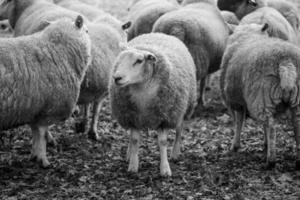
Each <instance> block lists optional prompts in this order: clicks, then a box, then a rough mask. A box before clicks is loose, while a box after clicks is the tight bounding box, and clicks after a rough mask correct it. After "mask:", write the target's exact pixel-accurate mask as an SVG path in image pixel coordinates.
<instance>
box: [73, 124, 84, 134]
mask: <svg viewBox="0 0 300 200" xmlns="http://www.w3.org/2000/svg"><path fill="white" fill-rule="evenodd" d="M75 131H76V133H84V132H85V123H84V122H77V123H76V124H75Z"/></svg>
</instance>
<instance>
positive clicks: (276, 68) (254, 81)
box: [221, 30, 300, 121]
mask: <svg viewBox="0 0 300 200" xmlns="http://www.w3.org/2000/svg"><path fill="white" fill-rule="evenodd" d="M299 58H300V48H299V47H297V46H295V45H293V44H291V43H290V42H286V41H283V40H281V39H277V38H269V37H268V36H267V35H261V34H255V33H252V32H248V31H247V30H245V31H244V32H238V33H234V34H233V35H232V36H231V38H230V40H229V44H228V47H227V49H226V51H225V54H224V58H223V62H222V70H223V71H222V74H221V90H222V95H223V98H224V100H225V102H226V104H227V106H228V107H229V108H230V109H231V110H236V111H243V110H244V109H246V110H247V111H248V112H249V113H250V116H251V117H253V118H255V119H258V120H261V121H264V120H265V119H266V118H267V117H268V116H269V115H270V114H273V115H275V114H280V113H278V112H282V111H284V110H285V109H287V108H288V107H294V106H297V105H299V103H300V96H299V89H300V80H299V76H298V74H299V72H300V69H299V66H300V59H299ZM294 70H296V72H295V71H294ZM295 73H297V75H296V76H295ZM291 80H296V81H291ZM286 83H289V84H286ZM291 83H293V86H291V85H290V84H291ZM283 87H284V88H283ZM286 88H288V89H289V91H287V93H286V91H285V89H286ZM287 94H288V95H287Z"/></svg>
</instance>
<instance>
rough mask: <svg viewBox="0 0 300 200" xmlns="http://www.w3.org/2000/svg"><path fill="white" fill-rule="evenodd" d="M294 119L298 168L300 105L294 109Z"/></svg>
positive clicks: (297, 165) (299, 161)
mask: <svg viewBox="0 0 300 200" xmlns="http://www.w3.org/2000/svg"><path fill="white" fill-rule="evenodd" d="M292 120H293V126H294V134H295V140H296V152H297V156H296V168H297V169H300V107H297V108H294V109H292Z"/></svg>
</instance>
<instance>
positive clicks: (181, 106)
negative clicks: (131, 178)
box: [109, 33, 196, 176]
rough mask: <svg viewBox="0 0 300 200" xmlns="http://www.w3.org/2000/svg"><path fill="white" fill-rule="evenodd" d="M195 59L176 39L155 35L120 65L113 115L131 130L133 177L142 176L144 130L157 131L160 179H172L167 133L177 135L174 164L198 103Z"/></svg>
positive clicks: (131, 49)
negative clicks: (140, 150) (186, 124)
mask: <svg viewBox="0 0 300 200" xmlns="http://www.w3.org/2000/svg"><path fill="white" fill-rule="evenodd" d="M195 74H196V72H195V65H194V62H193V59H192V57H191V55H190V53H189V51H188V49H187V48H186V47H185V45H184V44H183V43H182V42H181V41H179V40H178V39H177V38H175V37H172V36H168V35H164V34H160V33H150V34H144V35H141V36H139V37H137V38H135V39H133V40H132V41H130V42H129V43H128V47H126V48H125V49H124V51H122V52H121V53H120V55H119V57H118V59H117V61H116V65H115V67H114V70H113V73H112V80H111V84H110V90H109V91H110V99H111V108H112V115H113V117H114V118H116V119H117V121H118V122H119V123H120V124H121V126H123V127H124V128H125V129H130V130H131V136H130V145H129V149H128V158H129V168H128V171H130V172H137V171H138V165H139V159H138V148H139V144H140V137H141V132H140V131H141V130H157V131H158V144H159V147H160V156H161V163H160V173H161V175H163V176H171V174H172V172H171V169H170V166H169V162H168V158H167V135H168V133H167V129H173V128H175V129H176V139H175V143H174V148H173V151H172V156H171V157H172V158H175V159H176V158H177V157H178V156H179V154H180V145H181V132H182V123H183V120H184V119H185V118H188V117H189V116H190V115H191V114H192V112H193V110H194V106H195V103H196V76H195Z"/></svg>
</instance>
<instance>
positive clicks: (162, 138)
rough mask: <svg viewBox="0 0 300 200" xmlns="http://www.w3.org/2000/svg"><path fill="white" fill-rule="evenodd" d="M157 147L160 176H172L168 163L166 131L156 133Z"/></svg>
mask: <svg viewBox="0 0 300 200" xmlns="http://www.w3.org/2000/svg"><path fill="white" fill-rule="evenodd" d="M158 145H159V150H160V174H161V175H162V176H172V172H171V169H170V165H169V161H168V153H167V148H168V133H167V131H164V130H163V131H161V132H159V133H158Z"/></svg>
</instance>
